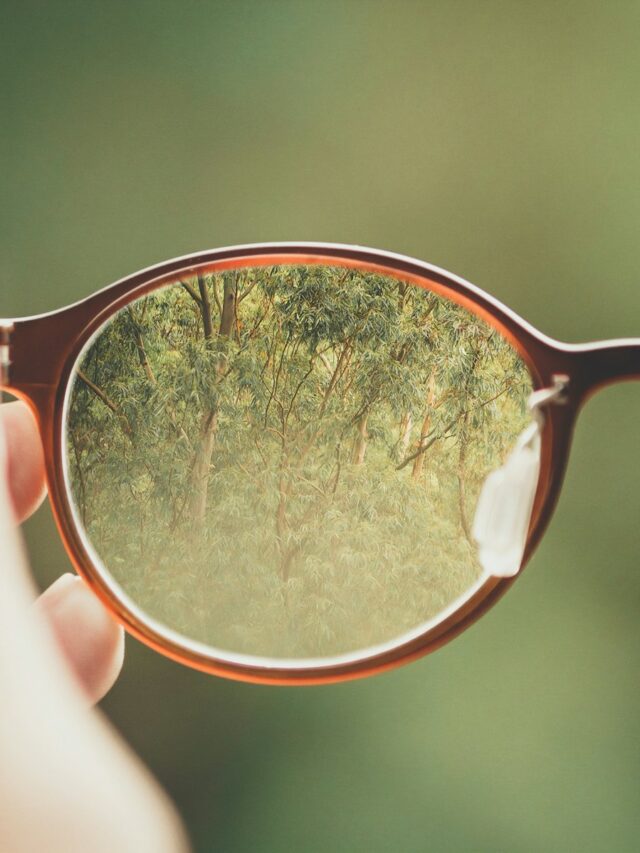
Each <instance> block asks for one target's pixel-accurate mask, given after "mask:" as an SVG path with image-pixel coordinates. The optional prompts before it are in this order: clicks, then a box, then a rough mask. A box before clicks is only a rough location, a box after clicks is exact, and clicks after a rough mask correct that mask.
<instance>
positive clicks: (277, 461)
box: [0, 243, 640, 684]
mask: <svg viewBox="0 0 640 853" xmlns="http://www.w3.org/2000/svg"><path fill="white" fill-rule="evenodd" d="M0 334H1V339H0V366H1V368H2V381H1V383H0V384H1V385H2V387H3V388H4V389H5V390H7V391H9V392H10V393H12V394H13V395H15V396H18V397H21V398H23V399H24V400H26V401H27V402H28V403H29V404H30V405H31V408H32V409H33V411H34V412H35V415H36V417H37V420H38V424H39V428H40V433H41V437H42V442H43V445H44V448H45V455H46V460H47V481H48V487H49V495H50V499H51V504H52V507H53V511H54V515H55V517H56V521H57V524H58V527H59V530H60V533H61V535H62V538H63V540H64V543H65V546H66V548H67V550H68V552H69V555H70V557H71V559H72V561H73V564H74V565H75V567H76V569H77V571H78V572H79V573H80V574H81V575H82V576H83V577H84V579H85V580H86V581H87V583H88V584H89V585H90V586H91V588H92V589H93V590H94V592H95V593H96V594H97V595H98V596H99V598H100V599H101V600H102V601H103V603H104V604H105V605H106V606H107V607H108V608H109V610H110V611H111V612H112V613H113V615H114V616H115V617H116V618H117V619H118V620H119V621H120V622H121V623H122V624H123V625H124V626H125V628H127V629H128V630H129V631H130V632H131V633H132V634H134V635H135V636H137V637H138V638H139V639H140V640H142V641H144V642H145V643H147V644H149V645H150V646H152V647H153V648H155V649H156V650H157V651H159V652H161V653H162V654H165V655H167V656H169V657H171V658H173V659H175V660H177V661H180V662H181V663H184V664H187V665H189V666H193V667H195V668H198V669H201V670H204V671H207V672H211V673H215V674H218V675H224V676H227V677H230V678H236V679H241V680H246V681H256V682H265V683H281V684H305V683H307V684H308V683H320V682H328V681H337V680H341V679H347V678H354V677H358V676H362V675H368V674H372V673H374V672H377V671H380V670H383V669H386V668H389V667H392V666H395V665H397V664H399V663H402V662H405V661H409V660H411V659H414V658H416V657H418V656H420V655H422V654H425V653H426V652H429V651H432V650H434V649H436V648H438V647H439V646H441V645H442V644H443V643H445V642H446V641H448V640H450V639H451V638H453V637H454V636H456V635H457V634H458V633H460V632H461V631H462V630H464V629H465V628H466V627H468V626H469V625H470V624H471V623H472V622H473V621H474V620H475V619H477V618H478V617H479V616H480V615H481V614H482V613H484V612H485V611H486V610H487V609H488V608H489V607H490V606H491V605H492V604H493V603H494V602H495V601H497V599H498V598H499V597H500V596H501V595H502V594H503V593H504V592H505V591H506V590H507V589H508V587H509V586H510V584H511V583H512V582H513V580H514V578H515V576H516V575H517V574H518V572H519V571H520V570H521V568H522V566H523V565H524V564H525V563H526V562H527V560H528V558H529V557H530V555H531V553H532V551H533V549H534V548H535V546H536V545H537V543H538V542H539V541H540V538H541V536H542V535H543V532H544V530H545V528H546V526H547V524H548V523H549V520H550V517H551V514H552V511H553V508H554V505H555V502H556V499H557V497H558V493H559V490H560V486H561V483H562V478H563V473H564V469H565V465H566V460H567V455H568V451H569V445H570V440H571V433H572V428H573V425H574V422H575V419H576V416H577V413H578V411H579V409H580V407H581V405H582V404H583V403H584V401H585V399H586V398H587V397H588V396H589V395H590V394H591V393H593V392H594V391H596V390H597V389H598V388H601V387H602V386H604V385H606V384H608V383H611V382H615V381H618V380H622V379H632V378H636V379H637V378H640V340H620V341H609V342H601V343H592V344H582V345H569V344H563V343H558V342H557V341H554V340H551V339H550V338H548V337H546V336H544V335H542V334H540V333H539V332H537V331H536V330H535V329H534V328H532V327H531V326H530V325H529V324H528V323H526V322H524V321H523V320H522V319H520V318H519V317H518V316H517V315H515V314H514V313H513V312H512V311H510V310H509V309H508V308H506V307H505V306H503V305H501V304H500V303H499V302H498V301H497V300H495V299H493V298H492V297H491V296H488V295H487V294H485V293H483V292H482V291H481V290H479V289H478V288H476V287H474V286H473V285H471V284H468V283H467V282H465V281H463V280H462V279H460V278H458V277H457V276H454V275H452V274H451V273H447V272H445V271H444V270H441V269H438V268H436V267H433V266H430V265H428V264H425V263H422V262H420V261H417V260H413V259H411V258H407V257H403V256H399V255H394V254H390V253H387V252H380V251H376V250H372V249H363V248H359V247H350V246H341V245H330V244H317V243H309V244H271V245H250V246H239V247H234V248H228V249H218V250H214V251H209V252H204V253H201V254H197V255H191V256H188V257H184V258H178V259H176V260H171V261H167V262H166V263H163V264H160V265H158V266H154V267H151V268H149V269H146V270H143V271H142V272H139V273H136V274H135V275H133V276H130V277H128V278H126V279H123V280H122V281H119V282H117V283H115V284H113V285H111V286H110V287H107V288H105V289H104V290H101V291H100V292H98V293H96V294H95V295H93V296H90V297H89V298H87V299H85V300H83V301H82V302H79V303H76V304H75V305H72V306H70V307H68V308H64V309H62V310H60V311H56V312H53V313H51V314H46V315H42V316H39V317H32V318H27V319H16V320H9V321H3V322H2V323H0Z"/></svg>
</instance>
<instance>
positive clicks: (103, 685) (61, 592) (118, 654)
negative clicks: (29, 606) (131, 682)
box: [35, 574, 124, 702]
mask: <svg viewBox="0 0 640 853" xmlns="http://www.w3.org/2000/svg"><path fill="white" fill-rule="evenodd" d="M35 607H36V610H38V611H39V612H40V613H41V614H42V615H43V616H44V617H45V619H46V620H47V622H48V623H49V625H50V627H51V628H52V630H53V633H54V635H55V637H56V639H57V641H58V644H59V646H60V649H61V651H62V653H63V655H64V657H65V659H66V661H67V663H68V664H69V666H70V668H71V670H72V672H73V673H74V675H75V676H76V678H77V679H78V681H79V682H80V685H81V687H82V689H83V690H84V693H85V695H86V696H87V697H88V699H89V701H90V702H98V701H99V700H100V699H102V697H103V696H104V695H105V693H107V692H108V691H109V690H110V689H111V687H112V686H113V683H114V681H115V680H116V678H117V677H118V675H119V673H120V670H121V668H122V661H123V658H124V632H123V631H122V628H121V627H120V626H119V625H118V624H117V623H116V622H114V620H113V619H112V618H111V617H110V616H109V614H108V613H107V611H106V610H105V609H104V607H103V606H102V604H101V603H100V601H99V600H98V599H97V598H96V596H95V595H94V594H93V593H92V592H91V590H89V588H88V587H87V586H86V585H85V584H84V582H83V581H82V580H81V579H80V578H79V577H77V576H75V575H71V574H66V575H63V576H62V577H61V578H58V580H57V581H56V582H55V583H54V584H52V585H51V586H50V587H49V589H48V590H47V591H46V592H45V593H43V594H42V595H41V596H40V598H39V599H38V600H37V602H36V604H35Z"/></svg>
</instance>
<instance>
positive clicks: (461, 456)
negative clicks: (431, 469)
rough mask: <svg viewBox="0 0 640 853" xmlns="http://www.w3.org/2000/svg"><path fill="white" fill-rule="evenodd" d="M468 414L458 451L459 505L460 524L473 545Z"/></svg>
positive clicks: (461, 432) (459, 440)
mask: <svg viewBox="0 0 640 853" xmlns="http://www.w3.org/2000/svg"><path fill="white" fill-rule="evenodd" d="M466 427H467V415H465V417H464V418H463V422H462V425H461V427H460V431H459V433H458V442H459V451H458V507H459V510H460V524H461V526H462V531H463V533H464V535H465V537H466V540H467V542H468V543H469V545H471V546H472V547H473V544H474V543H473V537H472V535H471V525H470V524H469V518H468V516H467V479H466V474H465V459H466V456H467V429H466Z"/></svg>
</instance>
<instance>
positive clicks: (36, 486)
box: [0, 401, 45, 522]
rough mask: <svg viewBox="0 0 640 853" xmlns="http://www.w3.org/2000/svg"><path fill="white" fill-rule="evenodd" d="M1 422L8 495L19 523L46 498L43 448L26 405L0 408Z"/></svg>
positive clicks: (9, 404)
mask: <svg viewBox="0 0 640 853" xmlns="http://www.w3.org/2000/svg"><path fill="white" fill-rule="evenodd" d="M0 418H1V419H2V424H0V428H2V427H4V438H5V444H6V453H7V457H8V458H7V466H8V476H9V493H10V495H11V500H12V503H13V506H14V510H15V513H16V516H17V519H18V522H21V521H24V519H25V518H28V516H30V515H31V513H32V512H34V511H35V510H36V509H37V508H38V507H39V506H40V504H41V503H42V499H43V498H44V495H45V485H44V454H43V451H42V444H41V442H40V435H39V433H38V427H37V424H36V421H35V418H34V417H33V415H32V414H31V411H30V410H29V407H28V406H27V405H26V403H22V402H20V401H16V402H13V403H5V404H3V405H1V406H0Z"/></svg>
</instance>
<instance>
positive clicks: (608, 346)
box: [562, 338, 640, 402]
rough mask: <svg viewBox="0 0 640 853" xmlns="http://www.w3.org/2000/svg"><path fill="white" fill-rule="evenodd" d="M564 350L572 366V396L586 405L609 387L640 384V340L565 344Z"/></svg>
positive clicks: (625, 339)
mask: <svg viewBox="0 0 640 853" xmlns="http://www.w3.org/2000/svg"><path fill="white" fill-rule="evenodd" d="M562 349H563V350H564V353H565V354H566V355H569V356H570V361H571V362H572V364H571V367H570V371H569V372H570V383H571V389H572V392H573V394H576V395H577V396H579V397H580V398H581V399H582V401H583V402H584V400H586V399H587V398H588V397H590V396H591V395H592V394H594V393H595V392H596V391H599V390H600V389H601V388H605V387H606V386H607V385H612V384H613V383H615V382H623V381H625V380H634V379H635V380H640V338H622V339H619V340H612V341H597V342H595V343H588V344H565V345H563V347H562Z"/></svg>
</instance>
